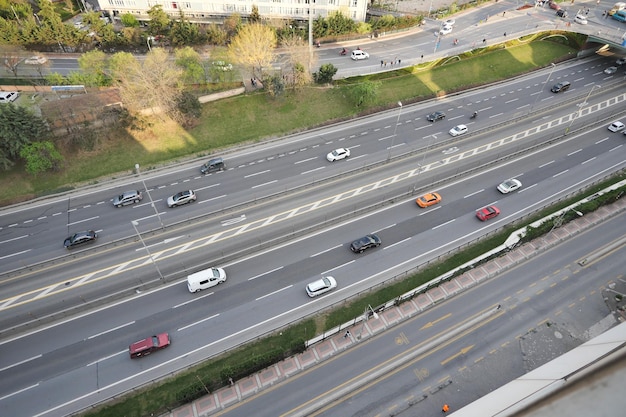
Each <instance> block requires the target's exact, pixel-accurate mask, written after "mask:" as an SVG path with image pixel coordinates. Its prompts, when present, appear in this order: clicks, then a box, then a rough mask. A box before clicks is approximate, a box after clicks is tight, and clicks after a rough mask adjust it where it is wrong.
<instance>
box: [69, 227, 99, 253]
mask: <svg viewBox="0 0 626 417" xmlns="http://www.w3.org/2000/svg"><path fill="white" fill-rule="evenodd" d="M97 238H98V234H97V233H96V232H94V231H93V230H88V231H86V232H78V233H74V234H73V235H72V236H70V237H68V238H67V239H65V241H64V242H63V246H65V248H66V249H71V248H73V247H75V246H78V245H82V244H83V243H89V242H94V241H95V240H96V239H97Z"/></svg>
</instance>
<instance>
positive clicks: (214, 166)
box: [200, 158, 226, 174]
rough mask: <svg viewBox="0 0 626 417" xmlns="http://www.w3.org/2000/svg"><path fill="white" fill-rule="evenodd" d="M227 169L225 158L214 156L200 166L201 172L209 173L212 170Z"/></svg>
mask: <svg viewBox="0 0 626 417" xmlns="http://www.w3.org/2000/svg"><path fill="white" fill-rule="evenodd" d="M225 169H226V164H225V163H224V159H222V158H213V159H210V160H209V162H207V163H206V164H204V165H202V166H201V167H200V173H201V174H209V173H211V172H216V171H224V170H225Z"/></svg>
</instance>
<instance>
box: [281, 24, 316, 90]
mask: <svg viewBox="0 0 626 417" xmlns="http://www.w3.org/2000/svg"><path fill="white" fill-rule="evenodd" d="M283 47H284V48H285V50H286V53H285V59H286V65H285V66H286V67H287V70H288V71H289V75H288V77H287V84H289V85H291V86H292V87H293V88H298V87H303V86H305V85H307V84H310V83H311V81H312V76H311V73H310V72H309V71H307V70H306V68H313V66H314V65H315V64H316V62H317V54H316V53H311V51H310V48H309V45H308V43H307V42H305V41H304V40H303V39H302V38H301V37H299V36H297V35H291V36H289V37H287V38H285V39H284V40H283Z"/></svg>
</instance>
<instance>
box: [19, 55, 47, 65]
mask: <svg viewBox="0 0 626 417" xmlns="http://www.w3.org/2000/svg"><path fill="white" fill-rule="evenodd" d="M46 62H48V58H46V57H45V56H41V55H35V56H31V57H30V58H26V59H25V60H24V63H25V64H27V65H43V64H45V63H46Z"/></svg>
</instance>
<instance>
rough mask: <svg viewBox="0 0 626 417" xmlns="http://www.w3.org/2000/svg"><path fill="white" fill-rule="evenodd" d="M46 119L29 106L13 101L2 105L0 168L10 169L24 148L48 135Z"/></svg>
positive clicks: (0, 108) (0, 119)
mask: <svg viewBox="0 0 626 417" xmlns="http://www.w3.org/2000/svg"><path fill="white" fill-rule="evenodd" d="M46 131H47V129H46V125H45V123H44V121H43V120H42V119H41V118H40V117H38V116H36V115H34V114H33V113H31V112H30V111H29V110H28V109H27V108H25V107H21V106H16V105H14V104H13V103H9V104H3V105H2V106H0V168H2V169H3V170H7V169H9V168H10V167H11V166H13V164H14V163H15V161H16V160H17V158H18V157H19V155H20V151H21V150H22V148H23V147H24V146H25V145H27V144H29V143H30V142H32V141H33V140H39V139H41V138H43V137H45V135H46Z"/></svg>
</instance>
